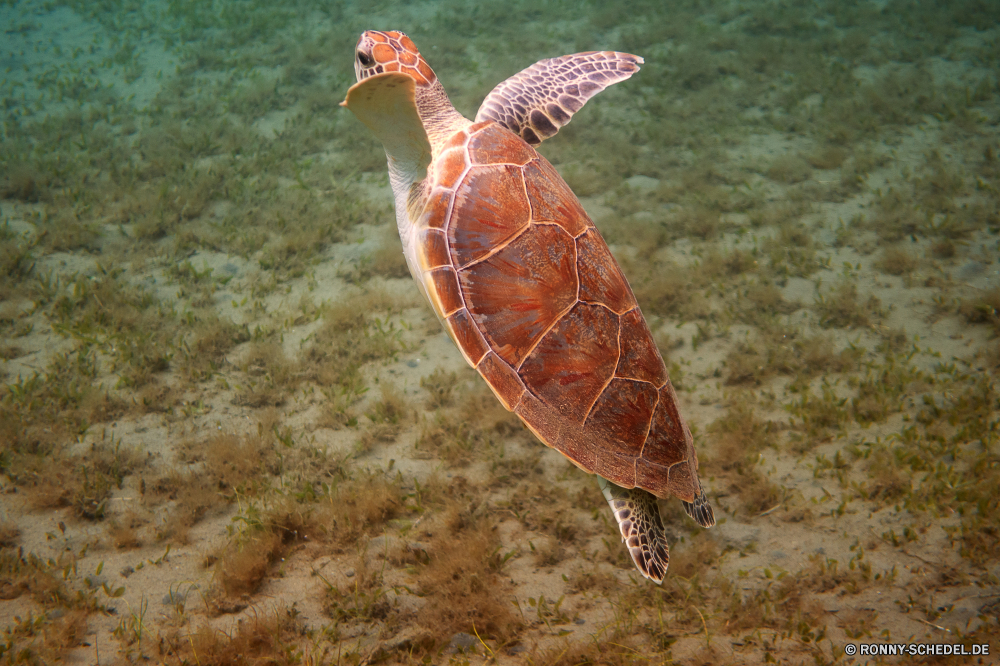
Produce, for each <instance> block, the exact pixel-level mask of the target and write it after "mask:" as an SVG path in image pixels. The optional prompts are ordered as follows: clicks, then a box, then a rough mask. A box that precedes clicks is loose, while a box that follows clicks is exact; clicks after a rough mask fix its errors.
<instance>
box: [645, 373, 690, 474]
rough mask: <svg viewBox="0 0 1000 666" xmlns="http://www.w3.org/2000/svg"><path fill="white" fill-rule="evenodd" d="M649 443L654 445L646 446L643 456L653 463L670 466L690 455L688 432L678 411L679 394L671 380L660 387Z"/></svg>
mask: <svg viewBox="0 0 1000 666" xmlns="http://www.w3.org/2000/svg"><path fill="white" fill-rule="evenodd" d="M647 444H653V446H646V447H645V448H644V449H643V451H642V457H643V458H644V459H645V460H648V461H649V462H651V463H656V464H658V465H662V466H664V467H670V466H671V465H676V464H677V463H679V462H681V461H682V460H686V459H687V457H688V448H689V446H690V444H689V442H688V433H687V431H686V428H685V426H684V422H683V421H681V417H680V414H679V413H678V411H677V394H676V393H674V387H673V386H671V384H670V383H669V382H667V384H666V385H664V387H663V388H661V389H660V401H659V404H657V406H656V412H655V413H654V414H653V423H652V425H651V426H650V429H649V439H648V441H647Z"/></svg>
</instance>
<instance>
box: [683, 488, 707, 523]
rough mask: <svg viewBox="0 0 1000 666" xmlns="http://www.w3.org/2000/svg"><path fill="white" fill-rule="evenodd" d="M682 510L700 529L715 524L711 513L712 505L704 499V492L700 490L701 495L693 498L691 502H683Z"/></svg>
mask: <svg viewBox="0 0 1000 666" xmlns="http://www.w3.org/2000/svg"><path fill="white" fill-rule="evenodd" d="M681 501H682V502H683V504H684V510H685V511H687V515H689V516H691V517H692V518H694V520H695V522H697V523H698V524H699V525H701V526H702V527H711V526H712V525H714V524H715V512H714V511H712V505H711V504H709V503H708V498H707V497H705V490H704V488H703V489H702V491H701V493H699V494H698V496H697V497H695V498H694V501H693V502H684V501H683V500H681Z"/></svg>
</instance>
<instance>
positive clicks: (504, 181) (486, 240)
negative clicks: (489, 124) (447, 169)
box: [448, 165, 530, 266]
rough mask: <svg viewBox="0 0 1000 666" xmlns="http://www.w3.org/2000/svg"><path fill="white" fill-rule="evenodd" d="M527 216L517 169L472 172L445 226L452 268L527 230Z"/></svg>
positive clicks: (520, 176) (520, 177) (524, 198)
mask: <svg viewBox="0 0 1000 666" xmlns="http://www.w3.org/2000/svg"><path fill="white" fill-rule="evenodd" d="M529 216H530V211H529V209H528V199H527V196H526V195H525V193H524V178H523V176H522V174H521V169H520V168H518V167H516V166H510V165H497V166H489V167H475V168H473V169H472V171H470V172H469V175H468V176H467V177H466V178H465V179H464V180H463V181H462V184H461V185H459V187H458V190H457V191H456V192H455V206H454V212H453V213H452V216H451V219H452V221H451V223H450V224H449V225H448V238H449V241H450V244H451V251H452V252H453V253H454V258H455V265H456V266H465V265H467V264H469V263H471V262H473V261H477V260H478V259H481V258H483V257H484V256H486V255H487V254H489V253H490V252H492V251H493V250H495V249H496V248H497V247H499V246H500V245H502V244H503V243H504V242H506V241H507V240H508V239H510V238H511V237H512V236H514V235H516V234H517V233H518V232H520V231H521V230H522V229H524V228H525V227H526V226H528V220H529Z"/></svg>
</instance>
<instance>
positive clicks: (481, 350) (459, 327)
mask: <svg viewBox="0 0 1000 666" xmlns="http://www.w3.org/2000/svg"><path fill="white" fill-rule="evenodd" d="M447 322H448V330H449V332H450V333H451V336H452V338H454V340H455V344H457V345H458V348H459V349H460V350H461V351H462V353H463V354H464V355H465V357H466V359H468V361H469V365H471V366H472V367H476V366H478V365H479V363H480V361H482V360H483V357H484V356H486V353H487V352H488V351H489V350H490V346H489V345H488V344H486V340H484V339H483V334H482V333H480V332H479V329H478V328H477V327H476V323H475V322H474V321H472V317H471V316H470V315H469V311H468V310H467V309H465V308H462V309H461V310H459V311H457V312H455V313H454V314H452V315H451V316H450V317H448V319H447Z"/></svg>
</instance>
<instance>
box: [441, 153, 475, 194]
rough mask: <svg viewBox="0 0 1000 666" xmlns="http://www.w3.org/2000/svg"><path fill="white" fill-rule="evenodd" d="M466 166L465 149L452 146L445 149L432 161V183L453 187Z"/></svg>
mask: <svg viewBox="0 0 1000 666" xmlns="http://www.w3.org/2000/svg"><path fill="white" fill-rule="evenodd" d="M467 166H469V165H468V162H466V159H465V150H463V149H460V148H453V149H451V150H449V151H446V152H445V153H444V154H443V155H442V156H441V157H440V158H438V159H437V160H436V161H435V162H434V184H435V185H439V186H440V187H444V188H448V189H450V188H453V187H455V184H456V183H458V181H459V179H460V178H461V177H462V175H463V174H464V173H465V168H466V167H467Z"/></svg>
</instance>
